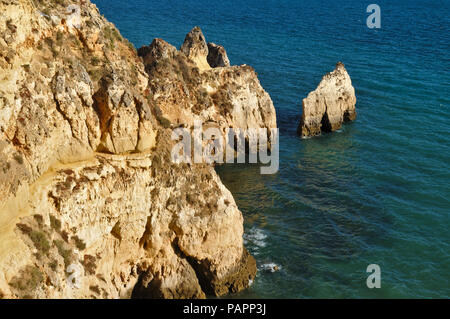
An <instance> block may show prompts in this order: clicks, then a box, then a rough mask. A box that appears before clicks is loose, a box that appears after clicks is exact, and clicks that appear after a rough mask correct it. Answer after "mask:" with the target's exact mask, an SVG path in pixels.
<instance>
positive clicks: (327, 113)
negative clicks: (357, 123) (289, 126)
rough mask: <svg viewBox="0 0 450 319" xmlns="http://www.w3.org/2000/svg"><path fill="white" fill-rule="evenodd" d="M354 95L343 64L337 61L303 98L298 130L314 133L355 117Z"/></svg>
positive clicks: (335, 128)
mask: <svg viewBox="0 0 450 319" xmlns="http://www.w3.org/2000/svg"><path fill="white" fill-rule="evenodd" d="M355 105H356V96H355V89H354V88H353V86H352V81H351V79H350V76H349V75H348V73H347V70H346V69H345V66H344V64H342V63H340V62H339V63H337V64H336V68H335V70H334V71H333V72H331V73H328V74H326V75H325V76H324V77H323V78H322V81H321V82H320V84H319V86H318V87H317V89H316V90H314V91H313V92H311V93H309V94H308V96H307V97H306V98H305V99H303V114H302V118H301V122H300V125H299V126H298V130H297V132H298V134H299V135H301V136H314V135H319V134H321V133H322V132H332V131H335V130H338V129H340V128H341V127H342V123H344V122H347V121H353V120H355V119H356V109H355Z"/></svg>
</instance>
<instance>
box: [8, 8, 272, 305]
mask: <svg viewBox="0 0 450 319" xmlns="http://www.w3.org/2000/svg"><path fill="white" fill-rule="evenodd" d="M34 3H35V4H36V7H35V6H34V5H33V4H32V2H30V1H27V0H14V1H3V2H1V3H0V8H1V10H2V14H1V17H2V21H5V23H4V24H1V25H0V298H129V297H135V298H204V297H205V296H207V295H215V296H220V295H224V294H228V293H233V292H237V291H240V290H242V289H245V288H246V287H248V285H249V282H250V281H251V280H253V279H254V277H255V274H256V263H255V260H254V258H253V257H252V256H251V255H249V253H248V252H247V251H246V249H245V247H244V244H243V232H244V229H243V216H242V213H241V211H240V210H239V208H238V207H237V205H236V203H235V201H234V199H233V196H232V194H231V193H230V192H229V191H228V190H227V189H226V187H225V186H224V185H223V184H222V182H221V181H220V178H219V177H218V175H217V174H216V172H215V170H214V168H213V166H212V165H208V164H174V163H172V161H171V154H170V152H171V149H172V146H173V144H174V143H175V142H174V141H172V140H171V133H172V129H173V128H175V127H177V126H180V125H184V126H191V125H192V123H193V121H194V120H196V119H199V120H202V121H204V122H209V123H213V124H215V125H217V126H218V127H220V128H225V127H227V126H230V127H241V128H247V127H255V128H256V127H267V128H274V127H276V116H275V110H274V107H273V103H272V101H271V99H270V96H269V95H268V94H267V93H266V92H265V91H264V89H263V88H262V87H261V85H260V83H259V81H258V78H257V76H256V73H255V71H254V70H253V69H252V68H251V67H249V66H245V65H244V66H233V67H220V68H211V66H209V65H208V64H207V56H208V47H207V45H206V41H205V39H204V36H203V34H202V33H201V30H199V28H198V29H197V28H195V29H194V30H193V31H192V32H191V33H190V34H189V35H188V36H187V37H186V41H185V44H184V45H183V48H182V50H181V51H178V50H177V49H176V48H175V47H173V46H171V45H170V44H168V43H166V42H165V41H163V40H160V39H155V40H154V41H153V42H152V44H151V45H150V46H149V47H144V48H141V49H140V50H139V55H138V52H137V51H136V50H135V49H134V47H133V46H132V45H131V44H130V43H129V42H128V41H127V40H126V39H124V38H123V37H122V36H121V35H120V33H119V31H118V30H117V29H116V28H115V27H114V25H112V24H111V23H109V22H108V21H106V20H105V18H104V17H102V16H101V15H100V13H99V12H98V9H97V8H96V6H95V5H93V4H92V3H90V1H87V0H86V1H83V4H81V5H80V2H78V1H65V3H64V4H63V2H57V3H56V2H54V1H45V0H43V1H39V2H36V1H34ZM70 4H77V5H80V9H81V10H80V15H79V16H78V18H77V19H69V18H67V16H68V11H67V6H68V5H70ZM69 13H70V12H69ZM205 63H206V64H205Z"/></svg>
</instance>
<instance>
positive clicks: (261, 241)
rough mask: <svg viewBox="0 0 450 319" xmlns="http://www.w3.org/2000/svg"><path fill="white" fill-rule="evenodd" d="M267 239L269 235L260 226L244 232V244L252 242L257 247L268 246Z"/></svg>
mask: <svg viewBox="0 0 450 319" xmlns="http://www.w3.org/2000/svg"><path fill="white" fill-rule="evenodd" d="M266 239H267V235H266V234H265V233H264V231H263V230H262V229H260V228H251V229H250V230H249V231H248V232H246V233H245V234H244V244H245V245H247V244H252V245H254V246H256V247H255V248H256V249H257V248H263V247H266V245H267V243H266Z"/></svg>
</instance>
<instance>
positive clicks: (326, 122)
mask: <svg viewBox="0 0 450 319" xmlns="http://www.w3.org/2000/svg"><path fill="white" fill-rule="evenodd" d="M320 130H321V131H322V133H330V132H331V130H332V128H331V123H330V119H329V118H328V114H327V112H325V113H324V115H323V117H322V121H321V127H320Z"/></svg>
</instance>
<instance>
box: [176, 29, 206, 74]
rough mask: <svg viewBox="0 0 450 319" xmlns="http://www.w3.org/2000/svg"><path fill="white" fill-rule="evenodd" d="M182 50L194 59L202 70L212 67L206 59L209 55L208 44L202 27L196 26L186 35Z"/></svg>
mask: <svg viewBox="0 0 450 319" xmlns="http://www.w3.org/2000/svg"><path fill="white" fill-rule="evenodd" d="M181 52H183V53H184V54H185V55H186V56H187V57H188V58H189V59H190V60H192V61H193V62H194V63H195V64H196V65H197V67H198V68H199V69H200V70H208V69H210V68H211V67H210V66H209V64H208V61H207V60H206V58H207V56H208V45H207V44H206V41H205V36H204V35H203V33H202V29H200V27H194V28H193V29H192V30H191V31H190V32H189V33H188V34H187V35H186V38H185V39H184V43H183V45H182V46H181Z"/></svg>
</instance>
